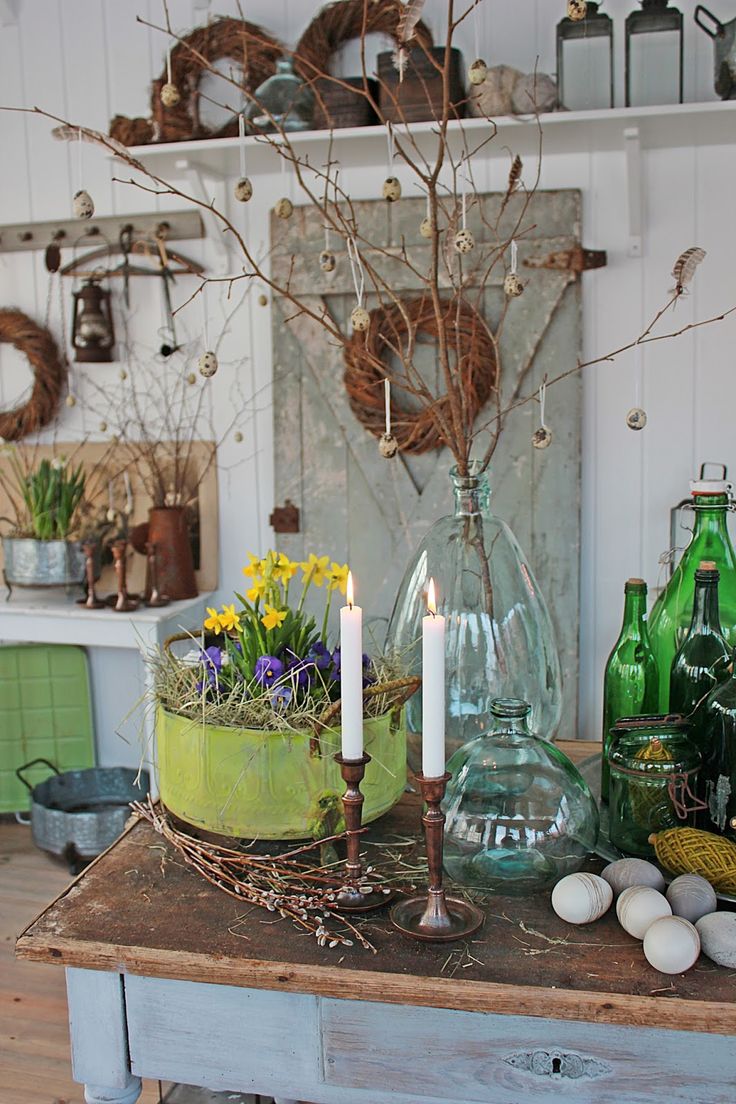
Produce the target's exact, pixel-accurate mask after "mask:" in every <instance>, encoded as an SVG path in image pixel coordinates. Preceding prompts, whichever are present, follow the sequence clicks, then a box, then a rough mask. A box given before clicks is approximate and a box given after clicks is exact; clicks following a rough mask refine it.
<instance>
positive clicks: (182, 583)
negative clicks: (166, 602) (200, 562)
mask: <svg viewBox="0 0 736 1104" xmlns="http://www.w3.org/2000/svg"><path fill="white" fill-rule="evenodd" d="M148 540H149V541H150V543H151V544H155V545H156V555H157V564H158V587H159V590H160V591H161V593H162V594H165V595H167V597H169V598H173V599H181V598H196V596H197V593H198V591H197V580H196V579H195V577H194V560H193V559H192V545H191V542H190V536H189V528H188V526H187V518H186V512H185V510H184V507H183V506H161V507H153V508H152V509H151V511H150V513H149V521H148Z"/></svg>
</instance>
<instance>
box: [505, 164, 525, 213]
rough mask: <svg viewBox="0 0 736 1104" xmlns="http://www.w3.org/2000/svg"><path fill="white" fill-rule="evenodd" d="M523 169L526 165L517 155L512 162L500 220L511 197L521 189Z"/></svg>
mask: <svg viewBox="0 0 736 1104" xmlns="http://www.w3.org/2000/svg"><path fill="white" fill-rule="evenodd" d="M523 167H524V164H523V162H522V160H521V158H520V157H519V155H518V153H517V154H516V156H515V157H514V160H513V161H512V162H511V168H510V169H509V182H508V184H507V185H506V194H505V195H504V197H503V201H502V203H501V210H500V211H499V218H500V217H501V215H502V214H503V213H504V211H505V209H506V204H507V203H508V201H509V200H510V199H511V196H512V195H513V194H514V192H515V191H516V189H517V188H518V187H519V182H520V180H521V170H522V169H523Z"/></svg>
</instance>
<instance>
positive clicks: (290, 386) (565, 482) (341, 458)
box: [271, 191, 581, 735]
mask: <svg viewBox="0 0 736 1104" xmlns="http://www.w3.org/2000/svg"><path fill="white" fill-rule="evenodd" d="M483 202H484V203H485V204H486V205H487V206H488V207H490V206H492V205H493V204H498V203H500V197H499V196H497V195H495V194H493V195H488V196H485V197H483ZM514 203H515V201H514V200H512V203H511V204H510V205H509V208H508V209H507V211H506V213H505V215H504V227H505V224H506V223H508V227H509V229H510V227H511V226H512V225H513V220H514V219H515V217H516V212H515V210H514ZM355 209H356V215H357V219H358V225H359V226H360V227H361V232H363V233H365V235H366V236H367V237H369V238H371V239H372V240H374V241H379V242H381V243H384V244H388V245H389V246H390V245H391V242H392V241H393V242H394V243H396V242H398V241H400V240H401V235H404V238H405V240H406V242H407V243H410V242H418V244H416V245H413V244H412V245H407V247H408V248H409V250H410V255H411V259H412V262H413V263H414V264H415V265H417V266H418V267H420V269H421V265H422V263H425V264H426V257H427V245H426V243H424V242H423V241H422V239H419V235H418V226H419V223H420V222H421V219H422V217H423V215H424V205H423V201H422V200H401V202H400V203H398V204H395V205H393V207H392V208H391V210H390V212H388V213H387V205H386V204H385V202H384V201H382V200H379V201H374V202H365V203H356V204H355ZM526 221H527V222H531V223H533V224H534V226H533V229H532V230H531V231H530V232H529V233H528V235H527V236H526V237H525V238H524V240H523V241H520V242H519V262H520V265H523V261H524V258H525V257H529V256H538V255H544V254H547V253H549V252H551V251H553V250H561V249H569V248H571V247H572V246H573V245H574V244H575V242H577V241H579V238H580V225H579V222H580V199H579V193H578V192H575V191H564V192H540V193H537V195H536V196H535V197H534V199H533V201H532V206H531V209H530V214H529V218H528V219H527V220H526ZM469 224H470V226H471V229H472V230H473V232H474V234H475V235H476V239H477V240H482V239H483V235H484V233H485V231H484V228H483V226H482V225H481V223H480V220H478V219H477V218H476V219H475V221H474V220H473V217H472V214H471V217H470V219H469ZM271 233H272V248H273V254H272V257H273V262H272V263H273V266H274V271H275V273H277V274H279V275H281V276H283V275H284V274H285V271H286V266H287V265H288V266H290V279H291V284H292V287H293V288H294V290H295V291H298V292H299V293H300V294H304V295H309V296H310V297H313V301H314V303H315V304H318V305H319V306H320V307H321V306H324V307H325V308H326V309H327V310H329V312H330V313H331V315H332V316H333V318H335V320H336V321H338V322H339V323H340V325H341V327H342V328H344V329H347V328H348V326H349V323H348V318H349V314H350V311H351V310H352V307H353V306H354V303H355V293H354V290H353V284H352V279H351V276H350V269H349V264H348V261H347V257H346V255H345V253H344V252H343V253H339V252H338V265H337V268H336V270H335V271H334V272H333V273H329V274H325V273H322V272H321V270H320V268H319V264H318V254H319V251H320V249H321V248H323V231H322V227H321V224H320V220H319V218H318V216H317V214H316V213H315V212H313V211H311V210H308V209H300V210H298V211H296V212H295V215H294V218H293V219H291V220H290V221H289V222H288V223H284V222H282V221H279V220H276V219H274V220H273V223H272V230H271ZM472 256H473V255H472V254H471V257H472ZM371 263H372V264H374V263H377V264H379V265H380V267H381V269H382V272H383V274H384V276H385V277H386V279H388V280H390V281H391V286H392V287H394V288H395V289H403V290H404V291H405V292H406V294H407V295H411V294H412V293H414V294H416V293H417V292H418V291H419V290H420V288H419V286H418V285H417V284H412V282H411V280H410V279H408V278H407V274H406V269H405V266H403V265H397V264H396V262H395V261H392V260H391V258H390V257H389V258H386V257H381V258H380V259H379V260H377V259H376V257H374V255H371ZM522 274H523V277H524V280H525V283H526V289H525V291H524V294H523V295H522V296H521V297H519V298H518V299H515V300H513V301H512V302H511V303H510V305H509V309H508V312H507V315H506V319H505V323H504V326H503V329H502V332H501V334H500V338H499V356H500V362H501V366H502V371H501V380H500V386H501V392H502V396H505V397H506V398H508V396H509V395H510V394H511V392H512V390H513V387H514V385H515V382H516V380H517V378H518V375H519V373H520V371H522V370H524V369H525V368H526V369H527V375H526V384H525V387H524V393H528V392H532V391H534V390H535V389H537V388H538V387H539V385H540V383H541V382H542V380H543V379H544V377H545V375H546V376H547V377H551V376H554V375H556V374H557V373H558V372H560V371H562V370H564V369H565V368H567V367H571V366H573V365H574V364H575V362H576V360H577V358H578V354H579V347H580V297H579V285H578V283H577V282H576V281H575V279H574V278H573V276H572V275H571V274H569V273H566V272H559V271H552V270H546V269H533V270H524V269H523V268H522ZM502 278H503V273H499V274H498V275H496V276H494V278H493V280H492V281H491V282H489V285H488V286H487V287H486V289H485V290H484V292H483V295H482V297H481V300H480V302H479V303H478V306H479V308H480V309H481V311H482V313H483V315H484V317H485V318H486V320H487V321H488V323H489V325H490V327H491V329H492V330H493V331H494V332H495V330H496V327H497V324H498V320H499V317H500V315H501V310H502V306H503V303H504V297H503V288H502ZM412 279H414V278H413V277H412ZM374 303H375V300H372V298H371V297H370V296H368V299H367V304H366V305H367V306H368V307H369V308H370V307H371V306H373V305H374ZM292 314H293V309H292V308H291V307H289V306H288V304H284V303H280V302H278V301H277V302H276V303H275V304H274V313H273V319H274V321H273V344H274V394H275V402H274V412H275V413H274V422H275V433H274V442H275V443H274V448H275V475H276V495H277V502H279V503H280V502H283V500H284V499H285V498H291V499H292V500H293V501H294V502H295V503H296V504H297V505H298V506H299V508H300V511H301V532H300V533H298V534H282V535H280V536H279V539H278V544H279V547H281V548H283V549H284V550H285V551H286V552H288V553H289V555H291V556H293V557H303V556H304V554H305V553H308V552H311V551H315V552H324V553H328V554H329V555H331V556H334V557H335V558H336V559H340V560H341V561H342V560H344V559H347V560H349V562H350V564H351V567H352V568H353V571H354V573H355V577H356V580H357V583H358V587H359V591H358V596H359V601H360V602H361V604H362V605H363V606H364V611H365V618H366V624H367V625H368V627H369V629H370V630H371V631H373V633H374V635H375V638H376V641H377V643H378V644H379V645H380V643H381V642H382V640H383V634H384V632H385V627H386V624H387V621H388V617H389V616H390V613H391V608H392V605H393V601H394V597H395V594H396V591H397V589H398V585H399V582H400V580H401V577H402V575H403V573H404V570H405V568H406V565H407V563H408V561H409V558H410V556H411V554H412V551H413V549H414V547H415V546H416V544H417V543H418V541H419V540H420V538H421V537H422V536H423V535H424V533H425V532H426V531H427V529H428V528H429V527H430V525H431V524H432V523H433V522H434V521H435V520H436V519H437V518H438V517H440V516H442V514H446V513H448V512H450V511H451V510H452V494H451V489H450V481H449V478H448V471H449V468H450V467H451V465H452V457H451V455H450V454H449V452H447V450H439V451H433V452H430V453H426V454H424V455H422V456H404V455H401V454H400V455H399V456H398V457H397V458H396V459H395V460H393V461H387V460H384V459H383V458H382V457H380V455H379V453H378V447H377V441H376V439H375V438H374V437H373V436H372V435H371V434H370V433H369V432H368V431H367V430H366V429H365V428H364V427H363V425H362V424H361V422H360V421H359V420H358V419H357V418H356V417H355V415H354V414H353V412H352V410H351V408H350V405H349V402H348V399H347V395H346V392H345V388H344V385H343V359H342V349H341V348H339V347H337V346H335V345H334V344H332V343H330V342H329V341H328V339H327V336H326V334H325V332H324V331H323V330H322V329H321V327H320V326H319V325H318V324H316V323H314V322H312V321H311V320H310V319H309V318H307V317H305V316H304V315H302V316H300V317H298V318H291V320H289V321H288V322H287V319H288V318H289V316H290V315H292ZM435 361H436V355H435V351H434V349H433V348H431V347H429V346H428V345H425V344H422V345H421V346H419V347H418V349H417V354H416V358H415V363H417V364H419V365H420V368H421V370H422V371H423V372H424V373H425V374H428V373H429V374H431V373H432V372H433V371H435V370H436V369H435ZM397 390H398V389H394V400H395V401H398V402H399V403H401V401H402V399H401V395H400V394H397ZM580 413H581V386H580V381H579V379H578V377H577V376H572V377H571V378H570V379H568V380H566V381H565V382H563V383H561V384H559V385H557V386H556V387H554V388H553V389H551V390H550V391H549V392H548V394H547V396H546V418H545V420H546V423H547V424H548V425H549V426H550V428H551V429H552V432H553V435H554V440H553V443H552V445H551V447H550V448H549V449H547V450H544V451H540V450H537V449H534V448H533V447H532V443H531V438H532V433H533V432H534V430H535V429H536V428H537V427H538V425H539V417H540V408H539V404H538V403H536V402H534V403H530V404H528V405H527V406H524V407H522V408H521V409H518V410H516V411H514V412H513V413H512V414H511V415H510V416H509V417H508V419H507V423H506V427H505V429H504V433H503V435H502V438H501V441H500V443H499V446H498V448H497V451H496V454H495V457H494V459H493V462H492V465H491V469H490V482H491V488H492V508H493V509H494V511H495V512H496V513H497V514H498V515H499V516H500V517H502V518H504V520H505V521H506V522H507V523H508V524H509V525H510V526H511V528H512V529H513V531H514V532H515V534H516V536H517V538H518V539H519V541H520V543H521V545H522V547H523V548H524V549H525V551H526V552H527V554H528V555H529V558H530V561H531V564H532V566H533V568H534V571H535V574H536V576H537V578H538V580H539V583H540V586H541V587H542V589H543V591H544V593H545V595H546V597H547V600H548V603H549V606H550V610H551V613H552V617H553V620H554V623H555V627H556V630H557V635H558V643H559V647H560V654H561V661H562V669H563V673H564V679H565V695H564V705H563V718H562V723H561V728H560V731H561V732H563V733H564V734H565V735H571V734H573V733H575V731H576V714H577V710H576V703H577V673H578V634H577V625H578V580H579V542H580V523H579V501H580ZM487 417H488V413H486V414H485V418H487ZM483 423H484V412H483V411H481V413H480V415H479V417H478V420H477V425H478V426H479V427H481V426H482V425H483ZM483 447H484V441H483V437H482V436H481V438H480V440H479V441H478V448H477V452H478V453H480V452H482V450H483Z"/></svg>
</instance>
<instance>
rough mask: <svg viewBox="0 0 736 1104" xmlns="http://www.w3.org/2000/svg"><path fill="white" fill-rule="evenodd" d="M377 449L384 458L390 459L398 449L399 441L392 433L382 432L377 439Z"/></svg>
mask: <svg viewBox="0 0 736 1104" xmlns="http://www.w3.org/2000/svg"><path fill="white" fill-rule="evenodd" d="M378 451H379V452H380V454H381V456H382V457H383V458H384V460H390V459H391V457H392V456H395V455H396V453H397V452H398V451H399V442H398V441H397V440H396V438H395V437H394V435H393V433H382V434H381V436H380V438H379V440H378Z"/></svg>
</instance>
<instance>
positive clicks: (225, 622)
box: [220, 602, 241, 632]
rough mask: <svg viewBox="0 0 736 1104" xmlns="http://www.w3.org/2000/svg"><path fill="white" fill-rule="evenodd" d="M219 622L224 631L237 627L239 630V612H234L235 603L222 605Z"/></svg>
mask: <svg viewBox="0 0 736 1104" xmlns="http://www.w3.org/2000/svg"><path fill="white" fill-rule="evenodd" d="M220 624H221V625H222V627H223V629H224V630H225V632H230V630H231V629H237V630H238V632H240V628H241V625H240V614H238V613H236V612H235V603H234V602H233V604H232V605H231V606H223V607H222V613H221V614H220Z"/></svg>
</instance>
